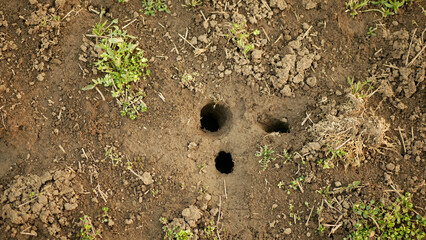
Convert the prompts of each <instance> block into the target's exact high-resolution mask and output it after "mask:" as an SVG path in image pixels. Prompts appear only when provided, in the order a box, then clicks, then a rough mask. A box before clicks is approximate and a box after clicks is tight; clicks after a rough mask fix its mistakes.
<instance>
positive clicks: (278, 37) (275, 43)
mask: <svg viewBox="0 0 426 240" xmlns="http://www.w3.org/2000/svg"><path fill="white" fill-rule="evenodd" d="M282 37H283V35H282V34H281V35H280V36H279V37H278V38H277V40H275V42H274V43H273V44H272V45H274V44H276V43H277V42H278V41H279V40H280V39H281V38H282Z"/></svg>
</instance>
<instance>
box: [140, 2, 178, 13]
mask: <svg viewBox="0 0 426 240" xmlns="http://www.w3.org/2000/svg"><path fill="white" fill-rule="evenodd" d="M142 7H143V10H141V11H142V12H143V13H144V14H145V15H149V16H155V14H156V13H157V12H166V13H171V11H170V10H169V8H168V7H167V4H166V3H165V0H142Z"/></svg>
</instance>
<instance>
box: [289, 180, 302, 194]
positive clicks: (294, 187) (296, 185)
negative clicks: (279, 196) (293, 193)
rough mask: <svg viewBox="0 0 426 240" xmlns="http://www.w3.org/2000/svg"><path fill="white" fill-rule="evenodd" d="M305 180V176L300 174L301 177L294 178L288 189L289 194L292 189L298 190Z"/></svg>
mask: <svg viewBox="0 0 426 240" xmlns="http://www.w3.org/2000/svg"><path fill="white" fill-rule="evenodd" d="M304 180H305V177H304V176H300V177H298V178H296V179H295V180H292V181H291V182H290V185H288V187H289V189H288V190H287V194H290V189H294V190H297V188H298V187H299V185H300V183H301V182H303V181H304Z"/></svg>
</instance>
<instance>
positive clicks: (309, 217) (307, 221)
mask: <svg viewBox="0 0 426 240" xmlns="http://www.w3.org/2000/svg"><path fill="white" fill-rule="evenodd" d="M314 208H315V207H312V209H311V212H310V213H309V216H308V220H306V223H305V226H308V224H309V219H311V215H312V212H313V211H314Z"/></svg>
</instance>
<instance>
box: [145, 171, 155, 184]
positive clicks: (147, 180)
mask: <svg viewBox="0 0 426 240" xmlns="http://www.w3.org/2000/svg"><path fill="white" fill-rule="evenodd" d="M142 181H143V184H145V185H150V184H153V183H154V180H153V179H152V177H151V174H150V173H149V172H144V173H143V175H142Z"/></svg>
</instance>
